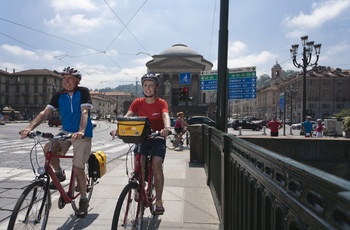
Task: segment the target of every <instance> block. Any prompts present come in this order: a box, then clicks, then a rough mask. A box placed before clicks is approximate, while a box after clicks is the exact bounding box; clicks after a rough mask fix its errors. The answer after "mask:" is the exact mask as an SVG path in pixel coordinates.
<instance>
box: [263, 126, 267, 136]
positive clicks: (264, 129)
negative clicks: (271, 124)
mask: <svg viewBox="0 0 350 230" xmlns="http://www.w3.org/2000/svg"><path fill="white" fill-rule="evenodd" d="M262 135H266V126H263V133H262Z"/></svg>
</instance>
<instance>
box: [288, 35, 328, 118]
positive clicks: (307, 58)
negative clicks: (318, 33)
mask: <svg viewBox="0 0 350 230" xmlns="http://www.w3.org/2000/svg"><path fill="white" fill-rule="evenodd" d="M308 37H309V36H303V37H301V42H302V45H303V54H302V55H303V58H302V59H301V60H302V63H298V62H297V60H296V57H297V54H298V48H299V45H298V44H295V45H292V49H290V54H291V57H292V59H293V64H294V66H295V67H297V68H302V69H303V107H302V108H303V110H302V119H305V117H306V71H307V67H308V66H313V65H315V66H317V62H318V58H319V55H320V52H321V44H316V45H314V43H315V42H314V41H311V42H309V41H308ZM313 48H315V54H316V61H315V62H314V63H311V57H312V51H313Z"/></svg>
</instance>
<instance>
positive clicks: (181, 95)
mask: <svg viewBox="0 0 350 230" xmlns="http://www.w3.org/2000/svg"><path fill="white" fill-rule="evenodd" d="M184 96H185V94H184V90H183V88H180V92H179V101H183V100H185V97H184Z"/></svg>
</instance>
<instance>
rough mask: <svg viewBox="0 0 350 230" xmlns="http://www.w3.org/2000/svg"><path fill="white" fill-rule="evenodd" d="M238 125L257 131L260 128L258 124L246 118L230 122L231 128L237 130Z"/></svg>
mask: <svg viewBox="0 0 350 230" xmlns="http://www.w3.org/2000/svg"><path fill="white" fill-rule="evenodd" d="M239 127H242V129H251V130H253V131H259V130H261V129H262V126H261V125H259V124H255V123H253V122H251V121H247V120H235V121H233V122H232V128H233V129H234V130H238V129H239Z"/></svg>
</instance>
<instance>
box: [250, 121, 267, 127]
mask: <svg viewBox="0 0 350 230" xmlns="http://www.w3.org/2000/svg"><path fill="white" fill-rule="evenodd" d="M252 122H253V123H254V124H258V125H261V126H266V124H267V123H269V121H268V120H258V121H252Z"/></svg>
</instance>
